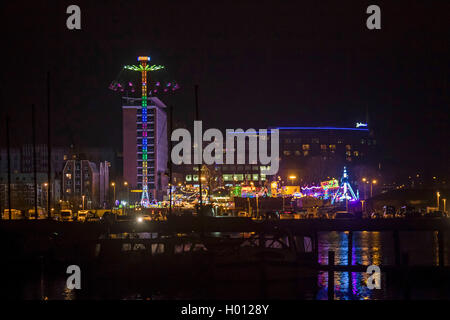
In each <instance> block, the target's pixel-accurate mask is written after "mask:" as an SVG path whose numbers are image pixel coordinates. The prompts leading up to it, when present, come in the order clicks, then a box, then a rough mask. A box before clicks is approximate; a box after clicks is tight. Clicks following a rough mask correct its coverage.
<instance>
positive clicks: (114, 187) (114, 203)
mask: <svg viewBox="0 0 450 320" xmlns="http://www.w3.org/2000/svg"><path fill="white" fill-rule="evenodd" d="M111 186H112V187H113V190H114V192H113V194H114V197H113V198H114V199H113V208H114V206H115V205H116V183H115V182H111Z"/></svg>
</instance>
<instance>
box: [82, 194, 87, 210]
mask: <svg viewBox="0 0 450 320" xmlns="http://www.w3.org/2000/svg"><path fill="white" fill-rule="evenodd" d="M85 197H86V196H85V195H84V194H83V195H82V196H81V198H82V199H83V210H84V198H85Z"/></svg>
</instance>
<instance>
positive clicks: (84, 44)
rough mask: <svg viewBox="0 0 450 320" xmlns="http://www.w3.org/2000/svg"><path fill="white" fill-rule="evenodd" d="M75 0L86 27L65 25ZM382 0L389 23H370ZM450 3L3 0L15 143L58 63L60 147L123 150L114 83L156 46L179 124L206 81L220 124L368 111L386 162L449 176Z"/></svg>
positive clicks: (209, 114)
mask: <svg viewBox="0 0 450 320" xmlns="http://www.w3.org/2000/svg"><path fill="white" fill-rule="evenodd" d="M70 4H77V5H79V6H80V7H81V14H82V21H81V24H82V30H80V31H71V30H68V29H67V28H66V18H67V17H68V15H67V14H66V13H65V12H66V7H67V6H68V5H70ZM370 4H378V5H379V6H380V7H381V15H382V29H381V30H375V31H370V30H368V29H367V28H366V26H365V24H366V18H367V16H368V15H367V14H366V8H367V6H368V5H370ZM449 12H450V2H449V1H407V2H403V1H388V2H380V1H376V2H373V1H370V2H366V1H360V2H359V3H358V1H351V2H350V1H348V2H347V1H286V2H285V1H273V2H269V1H262V0H259V1H206V2H197V1H165V2H164V1H148V0H147V1H132V0H128V1H97V0H96V1H92V0H91V1H72V0H71V1H33V2H27V1H25V2H21V1H3V2H2V4H1V31H2V32H1V34H2V44H3V45H2V52H3V53H4V54H3V68H2V72H1V75H2V86H1V103H2V111H1V117H2V128H3V124H4V116H5V114H6V113H7V112H9V113H10V115H11V118H12V120H11V121H12V127H13V129H12V131H13V143H16V144H19V143H22V142H31V136H30V126H31V125H30V123H31V120H30V115H29V111H30V108H31V104H32V103H35V104H36V105H37V109H38V111H39V112H43V111H45V104H46V86H45V83H46V72H47V70H50V71H51V78H52V108H53V110H54V114H53V119H54V120H55V122H54V133H55V137H54V140H55V143H57V144H60V145H64V144H68V143H70V142H74V143H76V144H78V145H80V146H107V147H114V148H116V149H118V150H120V149H121V143H122V142H121V108H120V97H119V95H118V94H117V93H116V92H113V91H110V90H109V89H108V85H109V84H110V83H111V81H112V80H114V79H115V78H116V76H117V75H118V73H119V71H120V70H121V68H122V66H123V65H124V64H130V63H135V61H136V56H138V55H149V56H151V57H152V61H153V62H154V63H155V64H163V65H165V66H166V68H167V70H168V72H169V73H170V74H171V75H172V76H173V78H175V79H177V80H178V82H179V84H180V85H181V90H180V91H179V92H178V93H177V94H176V95H174V96H172V97H169V98H167V99H165V100H164V102H166V104H173V105H174V108H175V118H176V121H178V122H179V123H185V125H191V121H192V114H193V102H194V99H193V85H194V84H195V83H198V84H199V85H200V93H199V94H200V98H199V100H200V108H201V112H200V113H201V118H202V119H203V120H204V122H205V126H207V127H219V128H240V127H241V128H249V127H254V128H265V127H267V126H273V125H302V126H308V125H336V126H354V125H355V123H356V122H357V121H364V120H365V113H366V107H368V109H369V114H370V124H371V126H372V127H373V129H374V130H375V133H376V137H377V139H378V141H379V143H381V145H382V146H383V157H385V159H390V160H394V161H396V162H397V163H399V164H401V165H402V166H410V167H411V168H415V167H433V170H435V171H439V170H447V172H448V169H449V165H448V163H449V116H448V111H449V102H450V99H449V85H448V83H449V70H450V68H449V61H450V60H449V57H450V47H449V39H450V31H449V30H450V22H449ZM39 123H40V124H41V123H42V124H44V125H45V114H40V115H39ZM40 129H41V128H40ZM45 130H46V129H45V127H42V129H41V130H40V133H39V135H38V140H39V142H45V138H46V135H45ZM1 143H2V144H4V130H3V131H2V142H1Z"/></svg>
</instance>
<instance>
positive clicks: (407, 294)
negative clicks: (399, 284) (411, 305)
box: [402, 252, 412, 300]
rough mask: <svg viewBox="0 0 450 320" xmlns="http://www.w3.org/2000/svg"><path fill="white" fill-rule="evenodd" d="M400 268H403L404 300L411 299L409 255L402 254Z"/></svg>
mask: <svg viewBox="0 0 450 320" xmlns="http://www.w3.org/2000/svg"><path fill="white" fill-rule="evenodd" d="M402 268H403V270H404V271H403V295H404V298H405V300H410V299H411V283H410V280H412V279H410V270H409V254H408V253H407V252H404V253H403V254H402Z"/></svg>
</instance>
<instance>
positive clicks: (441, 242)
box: [438, 229, 445, 267]
mask: <svg viewBox="0 0 450 320" xmlns="http://www.w3.org/2000/svg"><path fill="white" fill-rule="evenodd" d="M444 250H445V249H444V230H442V229H441V230H439V231H438V255H439V267H443V266H444V265H445V261H444Z"/></svg>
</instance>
